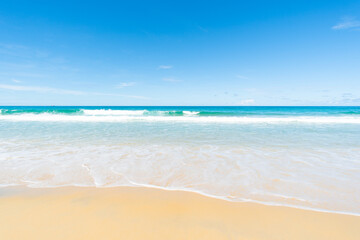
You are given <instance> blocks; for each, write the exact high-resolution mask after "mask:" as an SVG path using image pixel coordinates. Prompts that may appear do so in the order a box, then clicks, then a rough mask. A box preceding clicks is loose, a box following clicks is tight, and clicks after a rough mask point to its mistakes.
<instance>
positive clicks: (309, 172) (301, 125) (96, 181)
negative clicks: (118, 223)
mask: <svg viewBox="0 0 360 240" xmlns="http://www.w3.org/2000/svg"><path fill="white" fill-rule="evenodd" d="M0 109H1V110H0V187H9V186H28V187H36V188H47V187H60V186H95V187H116V186H134V187H135V186H145V187H155V188H163V189H168V190H185V191H193V192H198V193H201V194H204V195H207V196H211V197H216V198H221V199H225V200H228V201H252V202H260V203H264V204H271V205H284V206H292V207H298V208H305V209H313V210H318V211H330V212H339V213H346V214H356V215H360V107H104V106H102V107H96V106H94V107H81V106H70V107H17V106H11V107H10V106H3V107H0Z"/></svg>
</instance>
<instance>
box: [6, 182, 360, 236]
mask: <svg viewBox="0 0 360 240" xmlns="http://www.w3.org/2000/svg"><path fill="white" fill-rule="evenodd" d="M9 191H10V190H9ZM9 191H6V190H5V191H4V190H2V196H1V195H0V239H1V240H20V239H21V240H43V239H44V240H45V239H46V240H57V239H61V240H72V239H81V240H83V239H84V240H92V239H97V240H112V239H141V240H145V239H166V240H171V239H181V240H183V239H201V240H202V239H204V240H210V239H217V240H219V239H267V240H271V239H286V240H287V239H290V240H295V239H302V240H309V239H317V240H319V239H326V240H330V239H342V240H350V239H357V240H358V239H360V217H358V216H350V215H343V214H334V213H323V212H315V211H309V210H301V209H295V208H289V207H277V206H266V205H261V204H256V203H233V202H228V201H224V200H218V199H213V198H209V197H205V196H201V195H199V194H196V193H189V192H182V191H165V190H157V189H148V188H129V187H120V188H107V189H104V188H102V189H96V188H56V189H31V190H29V189H28V190H21V191H20V190H16V191H15V192H14V190H13V191H11V193H9ZM4 193H7V194H6V195H4Z"/></svg>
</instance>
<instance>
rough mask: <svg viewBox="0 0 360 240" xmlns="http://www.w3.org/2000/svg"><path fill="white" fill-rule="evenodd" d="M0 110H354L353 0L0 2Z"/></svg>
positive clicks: (357, 95) (358, 40)
mask: <svg viewBox="0 0 360 240" xmlns="http://www.w3.org/2000/svg"><path fill="white" fill-rule="evenodd" d="M0 105H231V106H233V105H360V1H346V0H343V1H314V0H313V1H305V0H304V1H298V0H294V1H225V0H222V1H184V0H183V1H107V0H103V1H66V0H65V1H16V0H13V1H1V2H0Z"/></svg>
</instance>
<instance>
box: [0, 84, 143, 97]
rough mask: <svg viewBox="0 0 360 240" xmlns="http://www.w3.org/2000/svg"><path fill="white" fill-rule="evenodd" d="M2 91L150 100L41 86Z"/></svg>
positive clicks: (13, 87) (18, 86)
mask: <svg viewBox="0 0 360 240" xmlns="http://www.w3.org/2000/svg"><path fill="white" fill-rule="evenodd" d="M0 89H5V90H12V91H28V92H40V93H53V94H68V95H96V96H114V97H126V98H135V99H150V98H148V97H144V96H137V95H124V94H113V93H102V92H83V91H75V90H67V89H60V88H51V87H41V86H20V85H7V84H0Z"/></svg>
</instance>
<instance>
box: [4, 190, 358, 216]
mask: <svg viewBox="0 0 360 240" xmlns="http://www.w3.org/2000/svg"><path fill="white" fill-rule="evenodd" d="M73 188H74V189H77V188H78V189H118V188H120V189H121V188H139V189H143V188H144V189H155V190H163V191H170V192H185V193H193V194H198V195H200V196H204V197H207V198H213V199H218V200H222V201H227V202H231V203H254V204H260V205H265V206H269V207H286V208H294V209H300V210H305V211H314V212H319V213H330V214H341V215H348V216H355V217H360V213H352V212H344V211H336V210H327V209H317V208H311V207H305V206H296V205H291V204H285V203H276V202H264V201H258V200H253V199H241V200H239V201H232V200H231V199H230V198H227V197H222V196H216V195H211V194H207V193H203V192H201V191H197V190H191V189H176V188H166V187H159V186H155V185H148V184H135V183H134V185H133V186H131V185H129V186H126V185H124V186H111V187H96V186H81V185H63V186H55V187H29V186H27V185H14V186H7V187H0V199H1V197H2V195H1V190H5V192H6V191H15V192H22V193H25V192H27V191H31V190H32V189H34V190H35V191H41V190H42V189H43V190H45V191H46V190H47V189H49V190H50V189H73Z"/></svg>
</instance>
